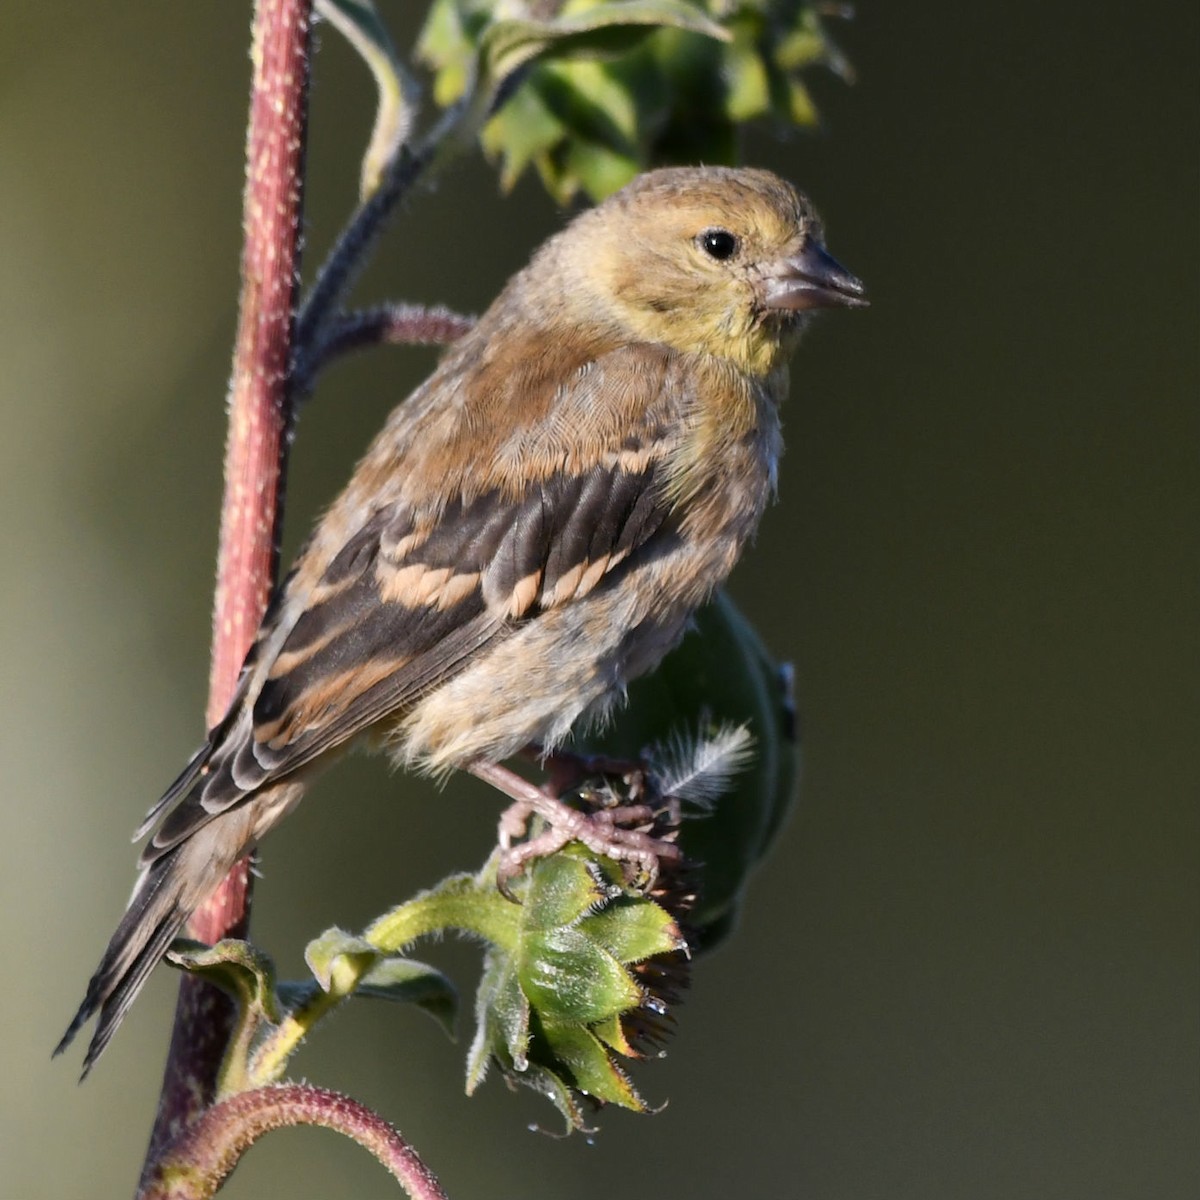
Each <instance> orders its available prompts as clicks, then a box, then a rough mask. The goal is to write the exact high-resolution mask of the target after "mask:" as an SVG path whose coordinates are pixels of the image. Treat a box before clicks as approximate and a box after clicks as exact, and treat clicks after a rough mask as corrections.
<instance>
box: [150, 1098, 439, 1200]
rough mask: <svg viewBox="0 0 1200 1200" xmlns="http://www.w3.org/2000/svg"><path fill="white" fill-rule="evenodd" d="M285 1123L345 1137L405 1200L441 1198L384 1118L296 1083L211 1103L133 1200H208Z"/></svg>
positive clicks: (432, 1179)
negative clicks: (368, 1155)
mask: <svg viewBox="0 0 1200 1200" xmlns="http://www.w3.org/2000/svg"><path fill="white" fill-rule="evenodd" d="M289 1125H318V1126H320V1127H322V1128H324V1129H332V1130H334V1131H336V1132H337V1133H341V1134H343V1135H344V1136H346V1137H348V1138H351V1139H352V1140H353V1141H355V1142H357V1143H358V1144H359V1145H360V1146H362V1147H363V1148H364V1149H365V1150H368V1151H369V1152H370V1153H371V1154H373V1155H374V1156H375V1157H376V1158H377V1159H378V1160H379V1161H380V1162H381V1163H382V1164H383V1166H384V1167H385V1169H386V1170H388V1171H389V1172H390V1173H391V1175H392V1176H393V1177H394V1178H395V1179H397V1180H398V1181H399V1182H400V1184H401V1186H402V1187H403V1188H404V1190H405V1191H406V1192H407V1193H408V1195H409V1196H410V1198H411V1200H447V1198H446V1193H445V1192H444V1191H442V1188H441V1185H440V1184H439V1183H438V1181H437V1179H436V1178H435V1177H434V1176H433V1174H432V1173H431V1172H430V1170H429V1168H428V1167H426V1166H425V1164H424V1163H423V1162H422V1161H421V1159H420V1158H419V1157H418V1156H417V1154H416V1152H415V1151H414V1150H413V1149H412V1147H411V1146H410V1145H409V1144H408V1143H407V1142H406V1141H405V1140H404V1138H403V1137H402V1136H401V1135H400V1133H399V1131H398V1130H396V1129H395V1128H393V1127H392V1126H391V1125H389V1124H388V1123H387V1122H386V1121H385V1120H384V1119H383V1118H382V1117H380V1116H377V1115H376V1114H375V1113H373V1112H371V1110H370V1109H368V1108H365V1107H364V1106H363V1105H361V1104H359V1103H358V1101H357V1100H351V1099H350V1098H349V1097H348V1096H343V1095H341V1094H340V1093H338V1092H331V1091H328V1090H326V1089H325V1088H317V1087H311V1086H310V1085H308V1084H299V1083H288V1084H279V1085H276V1086H272V1087H264V1088H257V1089H256V1090H254V1091H250V1092H241V1093H239V1094H238V1095H236V1096H231V1097H230V1098H229V1099H228V1100H223V1101H221V1103H220V1104H216V1105H214V1106H213V1107H212V1108H210V1109H209V1110H208V1111H207V1112H206V1113H204V1115H203V1116H202V1117H200V1119H199V1120H197V1121H196V1122H195V1124H193V1125H191V1126H190V1127H189V1128H188V1129H186V1130H184V1132H183V1133H182V1134H181V1135H180V1136H179V1137H178V1138H176V1139H175V1141H174V1142H173V1143H172V1144H171V1145H170V1146H168V1147H167V1148H166V1150H165V1151H164V1153H163V1156H162V1158H161V1159H160V1160H159V1161H158V1162H157V1163H156V1164H155V1166H154V1168H153V1170H152V1171H150V1172H149V1174H148V1175H147V1176H146V1178H145V1179H144V1180H143V1182H142V1187H141V1190H140V1191H139V1192H138V1197H137V1200H207V1198H208V1197H210V1196H213V1195H215V1194H216V1192H217V1190H218V1189H219V1188H220V1186H221V1184H222V1183H223V1182H224V1181H225V1179H226V1178H227V1177H228V1176H229V1173H230V1172H231V1171H232V1170H233V1169H234V1167H236V1166H237V1164H238V1161H239V1159H240V1158H241V1157H242V1155H243V1154H244V1153H245V1152H246V1150H247V1149H249V1147H250V1146H252V1145H253V1144H254V1143H255V1142H256V1141H257V1140H258V1139H259V1138H260V1137H261V1136H262V1135H263V1134H264V1133H269V1132H270V1131H271V1130H272V1129H282V1128H284V1127H285V1126H289Z"/></svg>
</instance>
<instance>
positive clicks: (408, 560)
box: [59, 167, 866, 1073]
mask: <svg viewBox="0 0 1200 1200" xmlns="http://www.w3.org/2000/svg"><path fill="white" fill-rule="evenodd" d="M865 303H866V300H865V299H864V296H863V287H862V284H861V283H859V281H858V280H857V279H856V278H855V277H854V276H853V275H851V274H850V273H849V272H847V271H846V270H845V269H843V268H842V267H841V266H840V265H839V264H838V263H837V262H836V261H835V260H834V259H833V258H832V257H831V256H830V255H829V254H828V252H827V251H826V250H825V248H824V246H823V245H822V240H821V225H820V221H819V219H818V217H817V215H816V213H815V212H814V211H813V208H812V206H811V205H810V203H809V202H808V200H807V199H806V198H805V197H803V196H801V195H800V194H799V193H797V192H796V191H795V190H794V189H793V188H792V187H791V186H790V185H788V184H787V183H785V182H784V181H782V180H781V179H779V178H777V177H776V176H775V175H773V174H770V173H769V172H767V171H760V170H734V169H725V168H715V167H708V168H676V169H668V170H661V171H653V172H650V173H648V174H645V175H642V176H641V177H639V178H638V179H636V180H635V181H634V182H633V183H631V184H629V186H627V187H626V188H624V189H623V190H622V191H620V192H617V193H616V194H615V195H613V196H612V197H610V198H609V199H608V200H606V201H605V202H604V203H603V204H601V205H599V206H598V207H596V208H594V209H591V210H590V211H587V212H584V213H582V214H581V215H580V216H578V217H576V218H575V219H574V220H573V221H572V222H571V223H570V224H569V225H568V226H567V227H566V228H565V229H563V230H562V231H561V232H560V233H558V234H557V235H556V236H554V237H552V238H550V239H549V240H548V241H547V242H546V243H545V244H544V245H543V246H542V247H541V248H540V249H539V250H538V252H537V253H536V254H535V255H534V257H533V259H532V261H531V262H530V263H529V265H528V266H527V267H526V268H525V269H524V270H523V271H521V272H519V273H518V274H517V275H515V276H514V277H513V278H512V280H510V282H509V283H508V285H507V286H506V287H505V289H504V290H503V292H501V294H500V296H499V297H498V298H497V300H496V301H495V303H494V304H493V305H492V306H491V308H489V309H488V311H487V312H486V313H485V314H484V315H483V316H482V317H481V318H480V320H479V321H478V323H477V324H476V325H475V326H474V328H473V329H472V330H471V331H470V332H468V333H467V334H466V335H464V336H463V337H462V338H461V339H460V340H459V341H457V342H456V343H454V345H453V346H452V347H451V348H450V349H449V350H448V351H447V352H446V354H445V356H444V357H443V359H442V361H441V363H440V364H439V366H438V367H437V369H436V370H435V371H434V373H433V374H432V375H431V376H430V377H429V379H428V380H426V382H425V383H424V384H422V385H421V387H419V388H418V389H417V390H416V391H415V392H414V393H413V394H412V395H411V396H410V397H409V398H408V399H407V400H406V401H405V402H404V403H403V404H401V405H400V406H399V407H398V408H397V409H396V410H395V412H393V413H392V415H391V417H390V418H389V420H388V422H387V424H386V425H385V427H384V429H383V431H382V432H381V433H380V434H379V435H378V437H376V439H375V441H374V443H373V444H372V445H371V447H370V448H369V449H368V451H367V453H366V456H365V457H364V458H363V459H362V461H361V462H360V463H359V465H358V468H357V469H356V471H355V472H354V475H353V477H352V478H351V480H350V482H349V484H348V485H347V487H346V489H345V491H344V492H342V494H341V495H340V496H339V497H338V499H337V500H335V501H334V503H333V505H332V507H331V508H330V509H329V511H328V512H327V513H326V514H325V516H324V518H323V519H322V520H321V522H320V524H319V525H318V526H317V529H316V531H315V533H314V534H313V536H312V538H311V540H310V541H309V542H308V544H307V546H306V547H305V549H304V550H303V552H302V553H301V555H300V557H299V559H298V561H297V562H296V564H295V566H294V567H293V568H292V570H291V573H290V574H289V575H288V576H287V578H286V579H285V580H284V582H283V584H282V585H281V586H280V588H279V589H278V593H277V595H276V597H275V600H274V602H273V603H272V605H271V607H270V609H269V611H268V613H267V615H266V617H265V618H264V620H263V623H262V626H261V628H260V629H259V631H258V635H257V638H256V640H255V643H254V646H253V648H252V649H251V651H250V654H249V656H248V657H247V660H246V664H245V667H244V669H243V672H242V676H241V680H240V683H239V686H238V689H237V693H236V695H235V698H234V700H233V702H232V704H231V706H230V708H229V711H228V713H227V714H226V716H225V717H224V719H223V720H222V721H221V722H220V723H219V724H218V725H217V726H216V727H215V728H214V729H213V730H212V731H211V732H210V734H209V736H208V740H207V742H206V743H205V745H204V746H203V748H202V749H201V750H200V751H199V753H198V754H197V755H196V756H195V757H194V758H193V759H192V761H191V762H190V763H189V764H188V765H187V767H186V768H185V769H184V771H183V773H182V774H181V775H180V776H179V778H178V779H177V780H176V781H175V783H174V784H172V785H171V787H170V788H169V789H168V790H167V792H166V794H165V795H164V796H163V797H162V799H161V800H160V801H159V802H158V803H157V804H156V805H155V806H154V808H153V809H151V811H150V814H149V816H148V817H147V820H146V822H145V824H144V825H143V829H142V831H141V832H143V833H144V832H147V831H149V830H150V829H153V834H152V836H151V838H150V840H149V842H148V844H147V845H146V847H145V849H144V850H143V852H142V855H141V861H140V867H141V874H140V876H139V878H138V881H137V885H136V887H135V888H134V891H133V896H132V898H131V899H130V901H129V907H128V909H127V910H126V913H125V916H124V918H123V919H122V921H121V923H120V925H119V926H118V928H117V931H116V933H115V934H114V935H113V937H112V940H111V942H110V943H109V945H108V949H107V950H106V951H105V954H104V957H103V959H102V961H101V963H100V966H99V968H98V969H97V971H96V973H95V975H94V976H93V977H92V979H91V982H90V984H89V985H88V989H87V995H86V997H85V998H84V1001H83V1003H82V1005H81V1006H80V1008H79V1011H78V1013H77V1014H76V1016H75V1018H74V1020H73V1021H72V1022H71V1025H70V1028H69V1029H68V1030H67V1032H66V1034H65V1036H64V1037H63V1040H62V1042H61V1043H60V1045H59V1050H61V1049H63V1048H64V1047H65V1046H66V1045H67V1043H68V1042H70V1040H71V1039H72V1037H74V1035H75V1034H76V1033H77V1032H78V1030H79V1028H80V1026H81V1025H82V1024H83V1023H84V1022H85V1021H87V1020H88V1019H89V1018H90V1017H91V1016H92V1015H93V1014H95V1013H97V1012H99V1021H98V1023H97V1028H96V1031H95V1034H94V1036H93V1038H92V1042H91V1045H90V1047H89V1049H88V1052H87V1056H86V1058H85V1064H84V1071H85V1073H86V1071H87V1070H88V1069H89V1068H90V1067H91V1065H92V1064H93V1063H94V1062H95V1060H96V1059H97V1057H98V1056H99V1055H100V1053H101V1052H102V1051H103V1050H104V1047H105V1046H106V1045H107V1044H108V1041H109V1039H110V1038H111V1037H112V1035H113V1032H114V1031H115V1030H116V1028H117V1025H118V1024H119V1023H120V1021H121V1019H122V1017H123V1016H124V1015H125V1013H126V1011H127V1010H128V1008H129V1006H130V1004H131V1003H132V1002H133V1000H134V997H135V996H136V995H137V993H138V991H139V989H140V988H141V987H142V985H143V983H144V982H145V980H146V977H147V975H148V974H149V973H150V971H151V969H152V968H153V967H154V965H155V964H156V963H157V962H158V960H159V959H160V958H161V957H162V956H163V954H164V952H165V951H166V949H167V947H168V946H169V945H170V943H171V941H172V939H173V938H174V937H175V936H176V935H177V933H178V932H179V931H180V929H181V928H182V926H183V925H184V923H185V921H186V920H187V918H188V916H189V915H190V914H191V913H192V912H193V911H194V910H195V908H196V907H197V906H198V905H199V904H200V903H202V902H203V900H204V899H205V898H206V897H207V895H208V894H209V893H210V892H211V891H212V889H213V888H214V887H215V886H216V885H217V883H218V882H219V881H220V880H221V879H222V878H223V877H224V875H225V874H226V872H227V871H228V870H229V869H230V868H231V867H232V866H233V864H234V863H235V862H236V861H237V860H238V859H239V858H241V857H242V856H243V855H245V854H246V853H247V852H248V851H249V850H250V849H251V848H252V847H254V846H255V845H256V844H257V842H258V841H259V839H260V838H262V836H263V835H264V834H265V833H266V832H267V831H268V830H269V829H271V828H272V827H273V826H274V825H275V824H276V823H277V822H278V821H280V820H281V819H282V818H283V817H284V816H285V815H286V814H287V813H288V812H290V811H291V809H293V808H294V807H295V806H296V804H297V802H298V801H299V800H300V798H301V796H302V795H303V793H304V789H305V787H306V786H307V784H308V782H309V780H310V779H311V778H312V776H313V774H314V773H315V772H316V771H317V770H318V769H319V768H320V767H321V766H322V765H324V764H325V762H326V761H327V760H328V759H329V758H331V757H333V756H336V754H337V752H338V751H340V750H342V749H344V748H345V747H346V746H347V745H348V744H349V743H350V742H351V741H353V740H355V739H358V738H360V737H363V736H365V737H367V738H368V739H369V740H370V741H372V742H373V743H374V744H376V745H377V746H381V747H383V748H384V749H386V750H387V752H388V753H389V754H390V755H391V756H392V757H393V759H394V760H395V761H396V762H397V763H399V764H400V765H401V766H403V767H406V768H412V769H415V770H418V771H424V772H428V773H432V774H436V775H440V774H443V773H446V772H448V771H450V770H452V769H461V770H467V771H470V772H472V773H474V774H476V775H479V776H481V777H482V778H485V779H487V780H489V781H490V782H492V783H494V784H496V785H497V786H499V787H500V788H501V789H502V790H504V791H506V792H508V793H509V794H510V795H511V796H513V797H514V798H515V799H517V800H518V801H522V802H524V803H525V804H526V805H527V806H528V807H531V808H533V809H536V810H537V811H543V809H544V810H545V812H546V813H547V815H548V816H549V818H550V820H551V821H555V820H560V819H563V818H562V814H561V813H560V812H556V811H555V810H554V809H553V807H552V797H551V796H550V795H549V793H542V792H540V791H539V790H538V789H537V788H535V787H534V785H532V784H530V783H527V782H526V781H525V780H523V779H521V778H520V777H519V776H517V775H516V774H515V773H514V772H511V771H509V770H508V769H507V768H505V767H504V766H503V765H502V763H503V760H504V759H506V758H508V757H510V756H511V755H513V754H515V753H517V752H519V751H521V750H522V749H523V748H526V747H529V746H531V745H532V746H536V747H538V748H539V749H540V750H541V751H543V752H546V751H549V750H552V749H553V748H555V747H557V746H559V745H561V744H562V742H563V741H564V739H566V738H567V736H568V735H569V734H570V733H571V732H572V731H573V730H577V729H578V728H580V727H581V726H582V725H583V724H585V723H586V722H588V721H590V720H594V719H595V718H597V717H598V716H601V715H603V714H604V713H605V712H606V711H607V710H608V709H610V707H611V706H612V705H613V704H614V703H615V702H617V701H619V699H620V698H621V696H622V694H623V690H624V687H625V685H626V684H627V683H628V682H629V681H630V680H632V679H633V678H635V677H636V676H638V675H641V674H643V673H644V672H647V671H650V670H652V669H653V668H654V667H655V666H656V665H657V663H658V662H659V661H660V660H661V659H662V657H663V655H664V654H665V653H666V652H667V651H668V650H669V649H670V648H671V647H672V646H673V645H674V644H675V643H676V642H677V641H678V640H679V638H680V637H681V636H682V634H683V632H684V629H685V627H686V625H687V623H688V620H689V618H690V616H691V615H692V613H693V612H694V611H695V609H696V608H697V607H698V606H699V605H700V604H702V603H703V602H704V601H705V600H706V599H707V598H708V596H709V595H710V594H711V593H712V591H713V589H714V588H715V587H716V586H717V585H718V584H720V583H721V582H722V581H723V580H724V579H725V578H726V576H727V575H728V574H729V572H730V570H731V569H732V568H733V565H734V563H735V562H736V561H737V559H738V556H739V555H740V554H741V552H742V548H743V547H744V546H745V544H746V542H747V541H748V540H749V539H750V537H751V536H752V535H753V533H754V531H755V528H756V526H757V524H758V521H759V518H760V517H761V515H762V512H763V509H764V507H765V506H766V504H767V501H768V499H769V498H770V496H771V494H772V491H773V489H774V486H775V475H776V462H777V460H778V458H779V454H780V449H781V442H780V428H779V415H778V409H779V405H780V402H781V401H782V400H783V399H784V396H785V394H786V392H787V386H788V385H787V358H788V355H789V353H790V352H791V350H792V348H793V345H794V343H795V341H796V338H797V335H798V334H799V333H800V331H801V330H802V329H803V327H804V325H805V323H806V322H807V320H808V318H809V316H810V314H811V313H812V311H813V310H814V309H819V308H827V307H836V306H844V307H858V306H861V305H864V304H865ZM543 802H545V804H543ZM566 820H567V821H568V823H570V822H571V821H574V822H575V824H573V825H569V828H570V831H571V832H572V833H573V834H574V833H579V834H580V836H583V837H585V838H587V837H588V836H592V837H597V836H598V835H596V834H595V831H589V830H588V829H587V828H586V826H587V819H586V818H585V817H583V815H582V814H579V813H574V814H571V815H570V816H569V817H568V818H566ZM610 834H611V836H612V837H613V838H614V839H615V852H616V853H617V854H618V855H620V854H621V853H622V842H621V838H620V834H621V831H620V830H616V831H615V832H614V831H611V830H610ZM625 846H626V848H627V849H629V854H630V855H631V856H636V854H637V853H639V852H640V850H639V848H638V847H637V844H636V842H635V841H634V840H633V839H629V840H628V841H627V842H626V843H625Z"/></svg>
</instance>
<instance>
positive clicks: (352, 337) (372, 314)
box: [294, 304, 475, 403]
mask: <svg viewBox="0 0 1200 1200" xmlns="http://www.w3.org/2000/svg"><path fill="white" fill-rule="evenodd" d="M474 324H475V318H474V317H465V316H463V315H462V314H461V313H456V312H451V310H450V309H448V308H443V307H442V306H441V305H437V306H435V307H433V308H426V307H425V306H423V305H420V304H381V305H379V306H378V307H375V308H366V309H360V310H359V311H357V312H348V313H339V314H338V315H337V316H335V317H333V318H331V319H330V320H329V321H328V322H327V323H326V327H325V331H324V334H323V336H322V337H321V340H320V342H319V343H318V344H317V345H316V346H315V347H309V348H306V349H305V351H304V353H303V356H302V357H300V358H299V359H298V360H297V363H296V369H295V373H294V393H295V401H296V403H300V402H301V401H302V399H303V398H304V397H306V396H307V395H308V393H309V392H310V391H311V390H312V388H313V387H314V385H315V384H316V377H317V375H318V373H319V372H321V371H323V370H324V369H325V367H326V366H328V365H329V363H330V362H331V361H332V360H333V359H335V358H337V357H338V356H339V355H342V354H347V353H349V352H350V351H352V350H361V349H364V348H365V347H367V346H444V345H446V344H447V343H448V342H453V341H454V340H455V339H456V338H460V337H462V335H463V334H464V333H466V332H467V330H469V329H470V328H471V326H472V325H474Z"/></svg>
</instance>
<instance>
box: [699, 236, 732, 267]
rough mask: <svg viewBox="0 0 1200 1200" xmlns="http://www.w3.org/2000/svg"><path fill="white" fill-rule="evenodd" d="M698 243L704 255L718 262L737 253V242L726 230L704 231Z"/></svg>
mask: <svg viewBox="0 0 1200 1200" xmlns="http://www.w3.org/2000/svg"><path fill="white" fill-rule="evenodd" d="M699 242H700V246H701V248H702V249H703V251H704V253H705V254H707V255H708V256H709V257H710V258H715V259H717V260H718V261H720V262H724V261H725V259H727V258H732V257H733V256H734V255H735V254H736V253H737V248H738V240H737V238H735V237H734V236H733V234H732V233H730V232H729V230H728V229H706V230H705V231H704V232H703V233H702V234H701V235H700V237H699Z"/></svg>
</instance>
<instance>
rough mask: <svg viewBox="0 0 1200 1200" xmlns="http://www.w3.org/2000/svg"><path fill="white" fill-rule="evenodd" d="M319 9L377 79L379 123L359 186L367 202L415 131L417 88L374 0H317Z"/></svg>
mask: <svg viewBox="0 0 1200 1200" xmlns="http://www.w3.org/2000/svg"><path fill="white" fill-rule="evenodd" d="M316 8H317V11H318V12H319V13H320V14H321V16H323V17H324V18H325V19H326V20H327V21H328V22H329V23H330V24H331V25H332V26H333V27H334V28H335V29H337V30H338V32H339V33H341V34H342V36H343V37H345V39H346V40H347V41H348V42H349V43H350V45H351V46H353V47H354V49H355V50H357V51H358V53H359V55H360V56H361V58H362V59H363V61H364V62H365V63H366V64H367V67H368V69H369V70H370V72H371V75H372V76H373V78H374V80H375V88H376V91H377V92H378V101H377V105H376V109H375V125H374V128H373V129H372V131H371V140H370V142H369V143H368V144H367V149H366V152H365V153H364V155H363V163H362V173H361V179H360V183H359V195H360V199H363V200H365V199H367V197H368V196H370V195H371V194H372V193H373V192H375V191H376V189H377V188H378V187H379V184H380V181H381V180H382V178H383V175H384V173H385V172H386V171H387V169H388V167H389V165H390V164H391V163H392V161H393V160H394V159H395V157H396V154H397V152H398V151H399V149H400V147H401V146H402V145H403V144H404V142H405V141H406V140H407V138H408V135H409V133H410V131H411V130H412V126H413V120H414V118H415V116H416V112H415V109H416V95H417V93H416V88H415V86H414V85H413V84H412V82H411V81H410V80H409V77H408V72H407V71H406V70H405V67H404V64H403V62H402V61H401V59H400V56H399V55H398V54H397V53H396V47H395V46H394V45H393V43H392V39H391V35H390V34H389V33H388V31H387V26H386V25H384V23H383V21H382V20H381V19H380V17H379V14H378V13H377V12H376V11H375V5H374V4H372V3H371V0H316Z"/></svg>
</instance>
